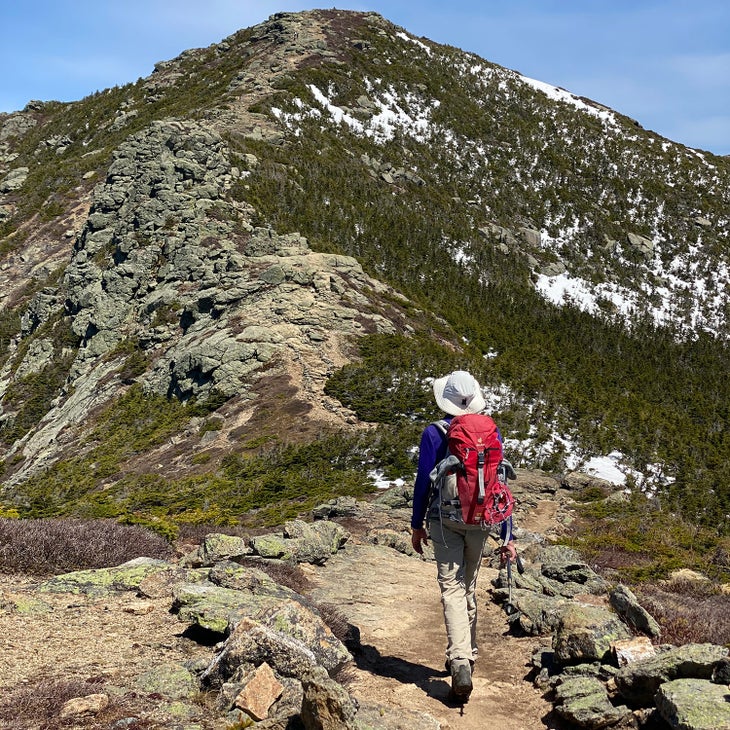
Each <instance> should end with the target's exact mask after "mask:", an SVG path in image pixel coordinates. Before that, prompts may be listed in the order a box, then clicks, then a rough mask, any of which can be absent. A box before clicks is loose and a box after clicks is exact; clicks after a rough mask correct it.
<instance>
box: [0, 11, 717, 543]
mask: <svg viewBox="0 0 730 730" xmlns="http://www.w3.org/2000/svg"><path fill="white" fill-rule="evenodd" d="M729 182H730V167H729V163H728V160H727V159H725V158H717V157H714V156H712V155H710V154H709V153H704V152H700V151H697V150H690V149H687V148H684V147H682V146H681V145H677V144H675V143H673V142H671V141H669V140H665V139H662V138H660V137H658V136H657V135H655V134H653V133H651V132H647V131H645V130H643V129H641V128H640V127H639V126H638V125H637V124H636V123H635V122H634V121H633V120H631V119H628V118H626V117H624V116H622V115H621V114H620V113H618V112H616V111H612V110H609V109H606V108H604V107H601V106H600V105H597V104H595V103H594V102H591V101H590V100H587V99H581V98H577V97H575V96H573V95H571V94H570V93H569V92H567V91H564V90H560V89H555V88H554V87H550V86H549V85H546V84H543V83H541V82H536V81H534V80H531V79H526V78H524V77H522V76H521V75H520V74H518V73H516V72H514V71H510V70H508V69H504V68H501V67H499V66H496V65H494V64H491V63H489V62H488V61H485V60H484V59H479V58H477V57H476V56H474V55H472V54H466V53H464V52H462V51H459V50H458V49H454V48H448V47H444V46H439V45H438V44H435V43H432V42H431V41H428V40H427V39H418V38H414V37H413V36H411V35H410V34H408V33H407V32H406V31H405V30H403V29H401V28H398V27H396V26H393V25H392V24H390V23H389V22H388V21H387V20H385V19H383V18H381V17H380V16H378V15H376V14H372V13H353V12H347V11H337V10H327V11H324V10H322V11H311V12H306V13H298V14H279V15H276V16H272V18H270V19H269V20H268V21H267V22H265V23H263V24H261V25H259V26H256V27H254V28H250V29H245V30H241V31H239V32H237V33H235V34H233V35H231V36H230V37H229V38H226V39H225V40H223V41H222V42H221V43H218V44H215V45H213V46H210V47H209V48H205V49H193V50H190V51H186V52H185V53H183V54H181V55H180V56H179V57H178V58H176V59H172V60H170V61H166V62H163V63H160V64H158V65H157V67H156V69H155V71H154V72H153V73H152V74H151V75H150V76H149V77H148V78H145V79H139V80H138V81H136V82H135V83H130V84H129V85H127V86H124V87H121V88H114V89H109V90H106V91H104V92H100V93H98V94H95V95H93V96H90V97H88V98H86V99H83V100H81V101H78V102H74V103H71V104H60V103H56V102H47V103H42V102H32V103H30V104H29V105H28V106H27V107H26V109H24V110H23V111H22V112H17V113H15V114H11V115H2V116H0V196H1V198H0V236H2V238H1V240H0V256H2V263H1V264H0V306H1V307H2V309H1V310H0V365H1V366H2V371H1V372H0V409H1V412H0V457H2V462H0V464H1V466H2V476H1V477H0V478H2V481H3V487H2V489H3V492H2V501H3V503H4V504H5V506H6V509H9V510H10V509H12V510H17V511H18V512H19V513H20V514H22V515H25V516H38V515H49V514H58V513H60V514H77V515H84V516H122V517H124V518H125V519H130V520H142V521H145V520H147V521H149V520H153V521H157V524H158V525H159V520H161V519H163V520H168V519H170V518H171V519H172V521H173V522H174V521H175V520H176V519H178V518H180V517H181V515H182V516H184V518H185V519H187V520H193V521H196V520H216V519H219V520H229V519H233V520H235V519H238V518H239V517H240V514H241V513H242V512H245V511H248V510H250V509H252V508H257V509H261V508H265V507H267V506H271V505H273V504H274V503H275V502H276V501H277V500H283V501H285V502H289V503H292V502H293V503H295V504H294V505H293V506H292V505H291V504H289V506H288V507H287V509H290V510H296V508H297V507H303V506H306V505H305V503H306V500H307V497H306V496H304V495H305V494H306V493H307V492H308V490H310V489H311V490H313V491H317V492H318V496H319V498H321V497H322V496H324V495H326V494H330V495H332V494H336V493H338V492H339V491H348V492H350V493H357V492H362V491H365V490H367V489H368V488H370V485H371V482H370V480H369V479H368V477H367V472H368V471H369V470H371V469H373V468H379V469H384V470H385V471H386V475H387V476H388V477H390V478H391V479H393V478H395V477H406V478H408V477H409V476H410V474H411V472H412V469H413V465H412V461H411V460H410V457H409V456H408V455H409V449H411V448H412V447H413V445H414V444H415V442H416V439H417V434H418V431H419V429H420V427H421V426H422V424H423V423H424V422H426V421H427V420H428V419H429V418H432V417H433V416H434V413H433V407H432V404H431V402H430V397H429V395H428V380H427V379H428V377H430V376H433V375H439V374H442V373H443V372H446V371H447V370H448V369H449V368H453V367H468V368H470V369H471V370H473V371H474V372H475V374H476V375H477V376H478V377H479V378H480V380H481V382H483V383H484V384H485V385H486V386H487V388H488V395H489V402H490V407H491V408H492V410H493V411H494V412H496V413H497V414H498V416H499V417H500V422H501V423H502V424H503V431H504V432H505V434H507V435H508V437H509V438H508V440H507V446H508V450H509V453H510V456H511V457H512V459H513V460H514V461H515V462H519V463H521V464H524V465H533V466H540V467H542V468H545V469H549V470H554V471H565V470H569V469H574V468H577V467H578V466H581V465H585V464H586V463H589V462H590V459H591V457H593V456H596V455H603V456H606V455H608V454H615V455H616V456H615V457H614V458H615V460H616V462H617V463H618V464H620V465H621V467H622V469H623V471H624V473H625V474H628V477H629V481H630V483H634V484H638V485H640V486H642V487H644V488H645V489H651V490H656V489H661V490H663V491H664V492H665V493H666V494H667V495H668V497H669V498H671V499H675V500H680V502H682V503H683V509H685V510H686V511H689V512H690V513H691V514H692V516H694V517H696V518H699V519H703V520H705V521H707V522H709V523H718V522H722V519H721V516H722V515H723V514H726V513H727V509H728V490H727V486H726V484H727V480H726V478H725V477H726V471H727V468H728V467H727V466H726V465H727V464H728V463H730V460H729V459H728V457H730V443H728V441H727V437H726V435H725V434H726V429H725V428H724V425H725V424H726V422H727V403H728V402H730V393H728V382H730V380H728V378H727V377H726V369H727V336H728V322H727V309H728V299H727V296H728V295H727V283H728V253H729V252H728V232H729V229H730V220H729V218H728V213H727V211H728V203H729V202H730V201H728V196H729V195H730V192H729V191H730V185H729V184H728V183H729ZM348 363H349V364H348ZM343 366H344V367H343ZM367 424H380V426H379V427H377V428H374V427H372V425H367ZM680 424H682V425H681V426H680ZM333 431H334V432H340V433H342V434H345V435H344V436H335V437H334V440H332V441H327V438H329V437H330V434H331V433H332V432H333ZM312 444H314V445H313V446H310V445H312ZM317 444H320V446H317ZM272 447H275V448H273V450H272ZM307 448H311V449H313V450H314V452H317V453H316V455H315V454H314V453H313V451H312V450H310V451H307V450H306V449H307ZM312 459H313V460H314V462H309V463H310V464H311V463H316V464H317V466H316V468H303V467H302V464H306V463H307V462H308V461H309V460H312ZM312 475H314V476H312ZM689 484H691V485H692V487H693V489H692V491H691V492H690V493H689V497H688V496H687V495H688V493H687V490H686V489H685V487H686V485H689ZM312 499H316V497H312ZM300 500H301V501H300ZM274 513H276V509H273V510H272V514H270V515H269V517H267V519H273V518H274V517H273V514H274ZM170 529H172V527H171V526H170Z"/></svg>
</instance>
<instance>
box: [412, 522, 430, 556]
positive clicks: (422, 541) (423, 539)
mask: <svg viewBox="0 0 730 730" xmlns="http://www.w3.org/2000/svg"><path fill="white" fill-rule="evenodd" d="M411 545H413V549H414V550H415V551H416V552H417V553H418V554H419V555H423V546H424V545H428V533H427V532H426V530H424V529H423V528H421V529H420V530H413V532H412V533H411Z"/></svg>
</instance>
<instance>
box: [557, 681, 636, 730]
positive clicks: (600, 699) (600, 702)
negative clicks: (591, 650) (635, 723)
mask: <svg viewBox="0 0 730 730" xmlns="http://www.w3.org/2000/svg"><path fill="white" fill-rule="evenodd" d="M555 711H556V712H557V713H558V715H560V716H561V717H564V718H565V719H566V720H568V721H570V722H572V723H575V724H576V725H578V726H580V727H582V728H588V730H598V728H605V727H609V726H611V725H615V724H616V723H618V722H620V721H621V720H624V719H626V718H628V717H630V716H631V710H629V708H628V707H626V706H625V705H619V706H614V705H613V704H612V703H611V701H610V700H609V697H608V692H607V690H606V686H605V684H604V683H603V682H601V681H600V680H599V679H597V678H595V677H570V678H568V679H566V680H564V681H563V682H561V683H560V684H559V685H558V687H557V688H556V690H555Z"/></svg>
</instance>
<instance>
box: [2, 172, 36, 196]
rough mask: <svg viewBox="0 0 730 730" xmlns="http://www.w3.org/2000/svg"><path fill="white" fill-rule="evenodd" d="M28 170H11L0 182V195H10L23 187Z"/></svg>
mask: <svg viewBox="0 0 730 730" xmlns="http://www.w3.org/2000/svg"><path fill="white" fill-rule="evenodd" d="M28 172H29V169H28V168H27V167H16V168H15V170H11V171H10V172H9V173H8V174H7V175H6V176H5V178H4V179H3V180H0V193H10V192H12V191H13V190H18V189H19V188H22V187H23V184H24V183H25V181H26V179H27V177H28Z"/></svg>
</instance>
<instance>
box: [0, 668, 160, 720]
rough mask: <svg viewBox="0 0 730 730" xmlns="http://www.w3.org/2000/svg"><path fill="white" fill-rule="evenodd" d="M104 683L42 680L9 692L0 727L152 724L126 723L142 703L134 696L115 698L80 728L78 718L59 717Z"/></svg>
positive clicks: (0, 702)
mask: <svg viewBox="0 0 730 730" xmlns="http://www.w3.org/2000/svg"><path fill="white" fill-rule="evenodd" d="M103 691H104V687H103V680H102V679H101V678H97V677H93V678H90V679H87V680H86V681H84V680H81V679H55V678H54V679H40V680H38V681H36V682H33V683H30V684H23V685H19V686H17V687H13V688H11V689H9V690H6V691H5V692H4V693H3V694H2V695H1V696H0V725H1V726H2V727H3V728H4V729H5V730H38V729H39V728H43V730H62V728H71V727H84V728H87V730H101V729H102V728H110V727H116V726H117V725H118V724H119V723H124V727H125V728H128V729H129V730H146V729H147V728H150V727H152V725H153V723H152V722H150V721H147V720H141V719H140V720H135V721H134V722H133V723H132V724H129V723H127V722H125V718H127V719H128V718H129V716H130V714H133V712H134V709H133V708H132V707H131V706H130V701H131V702H137V703H139V702H140V700H139V699H137V697H136V696H134V695H131V694H130V695H126V696H124V697H112V698H111V701H110V702H109V705H108V706H107V707H106V708H105V709H104V710H102V711H101V712H100V713H99V714H98V715H96V716H95V717H94V718H88V719H86V720H85V721H84V722H83V725H79V724H77V723H78V719H76V720H74V719H71V718H65V717H61V716H60V711H61V709H62V708H63V706H64V705H65V704H66V703H67V702H68V701H69V700H72V699H75V698H77V697H87V696H88V695H91V694H96V693H99V692H103Z"/></svg>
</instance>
